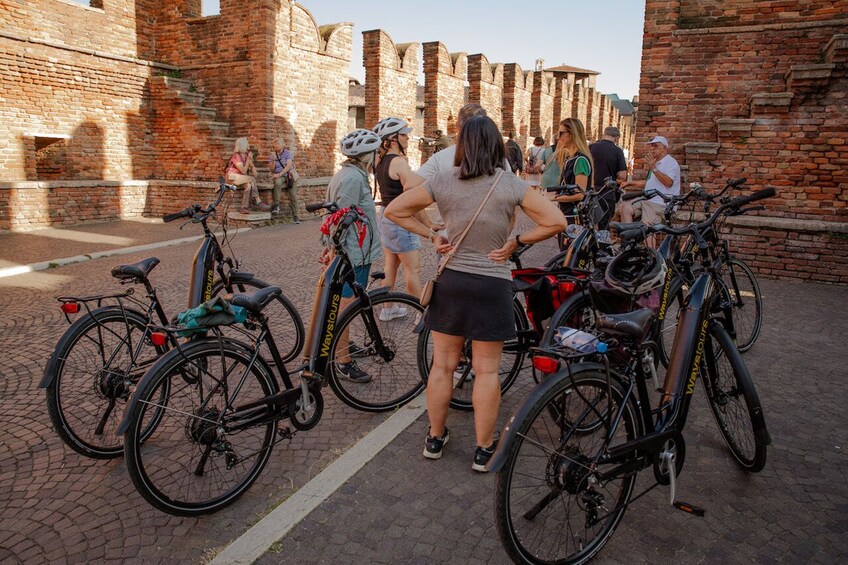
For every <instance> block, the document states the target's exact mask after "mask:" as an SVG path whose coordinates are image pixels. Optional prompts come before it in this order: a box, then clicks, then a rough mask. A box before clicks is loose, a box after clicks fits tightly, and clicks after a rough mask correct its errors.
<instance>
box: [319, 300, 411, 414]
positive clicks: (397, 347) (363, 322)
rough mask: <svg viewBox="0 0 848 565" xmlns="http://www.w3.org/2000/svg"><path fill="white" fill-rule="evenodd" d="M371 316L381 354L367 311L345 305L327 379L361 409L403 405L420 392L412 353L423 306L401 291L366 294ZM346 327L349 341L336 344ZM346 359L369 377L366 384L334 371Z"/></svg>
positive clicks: (348, 402)
mask: <svg viewBox="0 0 848 565" xmlns="http://www.w3.org/2000/svg"><path fill="white" fill-rule="evenodd" d="M371 305H372V307H373V318H374V322H375V324H376V329H377V331H379V332H380V336H379V337H380V339H381V340H382V342H383V344H384V345H385V347H386V349H387V352H386V357H384V356H383V355H381V354H380V353H379V352H378V351H377V346H376V342H377V339H376V336H375V335H374V334H373V333H372V332H371V330H369V319H368V313H367V312H366V309H365V307H364V306H363V305H362V304H359V305H358V306H355V307H354V308H352V309H350V308H349V309H347V310H345V312H344V313H343V315H342V317H341V319H340V320H339V323H338V326H337V329H336V333H335V335H334V336H333V342H332V343H331V344H330V360H331V361H330V363H329V364H328V366H329V371H328V372H329V375H328V378H329V381H330V387H331V388H332V389H333V392H334V393H335V394H336V396H338V397H339V398H340V399H341V400H342V402H344V403H345V404H347V405H348V406H350V407H352V408H355V409H357V410H363V411H365V412H385V411H387V410H394V409H395V408H398V407H400V406H403V405H404V404H406V403H407V402H409V401H410V400H412V399H413V398H415V397H416V396H418V395H419V394H420V393H421V391H422V390H424V382H423V381H422V380H421V375H420V373H419V372H418V365H417V362H416V352H417V344H418V334H416V333H415V327H416V326H417V325H418V323H419V322H420V321H421V316H422V315H423V313H424V308H422V307H421V305H420V304H419V303H418V300H417V299H416V298H415V297H413V296H410V295H409V294H404V293H400V292H387V293H385V294H379V295H377V296H373V297H372V298H371ZM345 330H348V331H349V343H341V340H340V336H341V335H342V333H343V332H344V331H345ZM347 357H349V358H351V359H352V361H354V362H355V363H356V365H357V366H358V368H359V369H361V370H362V371H364V372H365V373H367V375H368V376H370V377H371V378H370V380H369V381H368V382H354V381H352V380H349V379H348V378H346V376H345V375H344V374H343V373H342V372H341V371H340V370H339V366H338V365H339V360H340V359H343V358H347Z"/></svg>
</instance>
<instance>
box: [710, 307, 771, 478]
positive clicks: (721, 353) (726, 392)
mask: <svg viewBox="0 0 848 565" xmlns="http://www.w3.org/2000/svg"><path fill="white" fill-rule="evenodd" d="M709 335H710V346H709V347H708V350H707V359H706V363H707V372H706V375H705V376H706V378H704V379H703V382H704V388H705V389H706V391H707V398H708V400H709V403H710V409H711V410H712V412H713V417H714V418H715V421H716V424H718V429H719V431H720V432H721V435H722V437H723V438H724V442H725V443H726V444H727V447H728V449H730V452H731V453H732V454H733V457H734V458H735V459H736V462H737V463H738V464H739V466H740V467H742V468H743V469H744V470H746V471H749V472H751V473H756V472H758V471H761V470H762V469H763V467H765V464H766V446H767V445H768V442H769V439H768V432H767V431H766V424H765V418H764V416H763V408H762V404H761V403H760V397H759V395H758V394H757V387H756V386H755V385H754V381H753V380H752V379H751V375H750V373H749V372H748V368H747V367H746V366H745V361H744V360H743V359H742V355H741V354H740V353H739V350H738V349H737V348H736V346H735V345H734V344H733V341H732V340H731V339H730V336H729V335H728V334H727V332H726V331H725V329H724V328H723V327H721V326H720V325H718V324H715V323H713V324H711V325H710V334H709Z"/></svg>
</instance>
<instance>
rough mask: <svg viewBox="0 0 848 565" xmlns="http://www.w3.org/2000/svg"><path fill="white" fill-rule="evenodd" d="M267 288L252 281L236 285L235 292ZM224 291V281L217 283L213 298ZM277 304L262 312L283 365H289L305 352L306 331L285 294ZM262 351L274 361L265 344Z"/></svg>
mask: <svg viewBox="0 0 848 565" xmlns="http://www.w3.org/2000/svg"><path fill="white" fill-rule="evenodd" d="M267 286H269V285H268V283H266V282H265V281H262V280H260V279H252V280H250V281H244V282H239V283H237V284H234V285H233V291H234V292H251V290H250V289H260V288H265V287H267ZM222 290H224V281H222V280H218V281H216V282H215V284H214V285H213V286H212V296H217V295H218V294H219V293H220V292H221V291H222ZM276 304H277V305H278V306H277V307H273V306H272V305H270V304H269V305H268V306H266V307H265V308H264V309H263V310H262V313H263V314H264V315H265V316H266V317H267V318H268V326H269V328H270V329H271V335H273V336H274V342H275V343H276V344H277V349H278V350H279V351H280V357H282V359H283V363H289V362H291V361H294V360H295V359H297V356H298V355H300V352H301V351H302V350H303V344H304V342H305V340H306V331H305V330H304V329H303V320H302V319H301V318H300V313H299V312H298V311H297V308H295V306H294V304H293V303H292V301H291V300H290V299H289V298H288V297H287V296H286V295H285V294H280V296H278V297H277V298H276ZM280 308H282V311H280ZM260 351H261V355H262V356H263V357H264V358H265V359H272V357H271V352H270V351H269V350H268V348H267V346H266V345H264V344H263V345H262V349H261V350H260Z"/></svg>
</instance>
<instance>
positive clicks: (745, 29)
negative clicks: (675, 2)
mask: <svg viewBox="0 0 848 565" xmlns="http://www.w3.org/2000/svg"><path fill="white" fill-rule="evenodd" d="M846 26H848V19H845V18H842V19H835V20H824V21H816V22H785V23H776V24H762V25H735V26H715V27H702V28H692V29H677V30H674V31H673V32H672V35H709V34H721V33H739V34H741V33H749V32H756V31H768V30H777V31H780V30H787V29H808V28H816V27H836V28H839V27H842V28H844V27H846Z"/></svg>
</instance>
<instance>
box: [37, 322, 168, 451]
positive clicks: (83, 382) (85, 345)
mask: <svg viewBox="0 0 848 565" xmlns="http://www.w3.org/2000/svg"><path fill="white" fill-rule="evenodd" d="M147 323H148V320H147V317H146V316H144V314H142V313H140V312H136V311H134V310H127V309H121V308H119V307H115V306H107V307H104V308H99V309H97V310H94V311H93V312H91V313H90V314H88V315H86V316H84V317H82V318H80V319H79V320H77V321H75V322H74V323H73V324H72V325H71V326H70V327H69V328H68V330H67V331H66V332H65V334H64V335H63V336H62V337H61V338H60V339H59V342H58V343H57V344H56V349H54V350H53V353H52V355H51V356H50V360H49V361H48V362H47V368H46V370H45V373H46V375H45V376H46V377H48V376H49V377H50V379H51V380H50V384H49V385H48V386H47V390H46V393H47V395H46V396H47V413H48V414H49V415H50V420H51V422H52V423H53V428H54V429H55V430H56V433H57V434H58V435H59V437H60V438H62V441H64V442H65V443H66V444H68V446H69V447H71V448H72V449H73V450H74V451H76V452H77V453H80V454H82V455H85V456H86V457H91V458H94V459H111V458H113V457H118V456H119V455H121V453H123V452H124V444H123V440H122V439H121V438H120V437H119V436H117V435H115V430H116V429H117V428H118V424H120V422H121V420H122V419H123V417H124V410H125V409H126V405H127V401H128V400H129V398H130V395H131V394H132V392H133V389H134V387H135V385H136V384H137V383H138V380H139V379H140V378H141V375H142V374H144V371H145V370H147V368H148V367H150V366H151V365H152V364H153V362H154V361H155V360H156V359H157V358H158V357H159V355H160V354H161V353H162V352H164V349H163V348H157V347H154V346H153V344H151V343H150V342H149V341H148V340H147Z"/></svg>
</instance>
